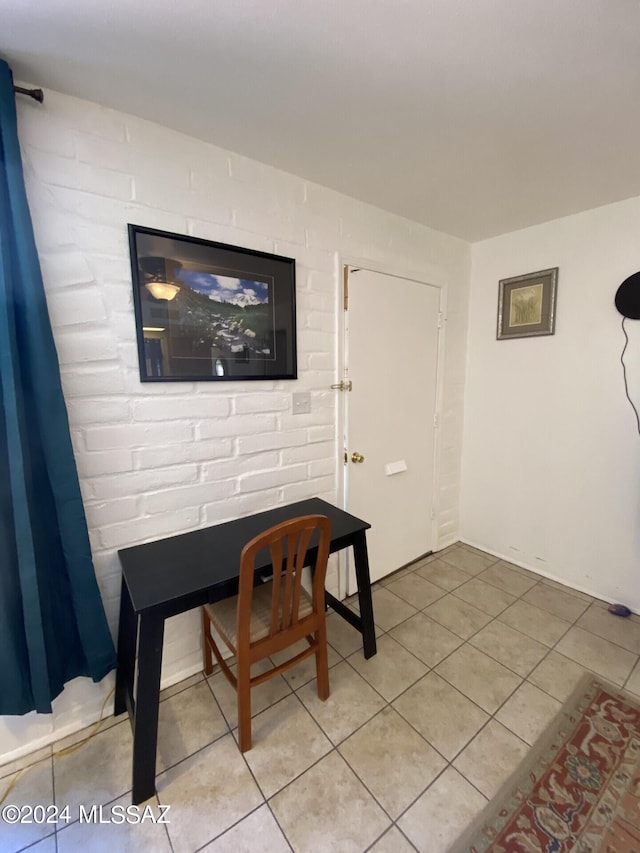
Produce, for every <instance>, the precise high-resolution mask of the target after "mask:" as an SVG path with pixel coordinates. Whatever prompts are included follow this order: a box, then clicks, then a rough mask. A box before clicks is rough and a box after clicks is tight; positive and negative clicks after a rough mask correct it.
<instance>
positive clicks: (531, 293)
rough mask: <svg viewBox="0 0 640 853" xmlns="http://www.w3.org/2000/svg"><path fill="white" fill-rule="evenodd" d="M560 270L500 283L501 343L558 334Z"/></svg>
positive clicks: (533, 274)
mask: <svg viewBox="0 0 640 853" xmlns="http://www.w3.org/2000/svg"><path fill="white" fill-rule="evenodd" d="M557 288H558V267H552V268H551V269H548V270H538V271H537V272H531V273H527V274H526V275H518V276H515V277H513V278H503V279H501V280H500V281H499V283H498V332H497V339H498V340H499V341H500V340H506V339H507V338H531V337H535V336H538V335H553V334H555V324H556V293H557Z"/></svg>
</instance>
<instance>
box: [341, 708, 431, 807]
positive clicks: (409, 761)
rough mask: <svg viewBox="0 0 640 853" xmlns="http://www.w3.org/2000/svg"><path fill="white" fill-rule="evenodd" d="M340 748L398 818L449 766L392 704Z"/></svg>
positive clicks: (376, 794)
mask: <svg viewBox="0 0 640 853" xmlns="http://www.w3.org/2000/svg"><path fill="white" fill-rule="evenodd" d="M339 751H340V753H341V754H342V756H343V758H345V759H346V761H347V763H348V764H349V765H350V766H351V768H352V769H353V770H354V772H355V773H356V775H357V776H358V778H359V779H361V780H362V781H363V782H364V784H365V785H366V786H367V788H368V789H369V791H371V793H372V794H373V796H374V797H375V798H376V800H377V801H378V802H379V803H380V805H381V806H382V807H383V808H384V809H385V811H386V812H387V813H388V814H389V815H391V817H392V818H394V819H395V818H397V817H398V815H400V814H401V813H402V812H403V811H404V810H405V809H406V808H407V806H409V805H410V804H411V803H412V802H413V801H414V800H415V799H416V797H417V796H418V795H419V794H421V793H422V792H423V791H424V790H425V788H427V787H428V786H429V785H430V784H431V782H432V781H433V780H434V779H435V777H436V776H437V775H438V773H440V772H441V771H442V770H444V768H445V766H446V762H445V760H444V759H443V758H442V756H441V755H439V754H438V753H437V752H436V751H435V749H433V747H431V746H429V744H428V743H427V742H426V741H425V740H424V738H422V737H421V736H420V735H419V734H418V733H417V732H416V730H415V729H414V728H412V727H411V726H410V725H409V724H408V723H407V721H406V720H405V719H404V718H403V717H401V716H400V714H398V713H397V711H395V710H394V709H393V708H389V707H387V708H384V709H383V710H382V711H381V712H380V713H379V714H376V716H375V717H374V718H373V719H372V720H370V721H369V722H368V723H367V724H366V725H364V726H363V727H362V728H361V729H359V730H358V731H357V732H355V734H353V735H351V737H349V738H347V740H345V741H344V742H343V743H342V744H341V745H340V747H339Z"/></svg>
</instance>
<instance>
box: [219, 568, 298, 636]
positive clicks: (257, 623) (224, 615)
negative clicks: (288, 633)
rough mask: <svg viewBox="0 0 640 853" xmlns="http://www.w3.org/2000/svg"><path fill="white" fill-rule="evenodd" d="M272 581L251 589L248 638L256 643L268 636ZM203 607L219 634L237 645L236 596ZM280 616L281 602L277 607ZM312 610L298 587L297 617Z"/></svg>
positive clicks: (269, 630)
mask: <svg viewBox="0 0 640 853" xmlns="http://www.w3.org/2000/svg"><path fill="white" fill-rule="evenodd" d="M272 587H273V582H272V581H269V582H268V583H264V584H260V586H257V587H255V588H254V590H253V602H252V607H251V633H250V640H251V642H252V643H256V642H257V641H258V640H262V639H264V638H265V637H268V636H269V634H270V632H271V595H272ZM205 609H206V611H207V613H208V614H209V617H210V619H211V621H212V622H213V624H214V625H215V627H216V630H217V631H218V633H219V634H222V635H223V636H224V637H226V639H227V641H228V642H229V643H231V645H232V646H234V648H235V647H237V641H238V596H237V595H234V596H233V598H224V599H223V600H222V601H216V602H215V603H214V604H206V605H205ZM278 612H279V615H280V617H281V616H282V604H281V605H280V608H279V611H278ZM312 612H313V608H312V603H311V597H310V596H309V594H308V593H307V592H306V590H305V589H304V588H303V587H302V588H301V589H300V607H299V611H298V614H299V617H300V618H303V617H305V616H309V615H310V614H311V613H312Z"/></svg>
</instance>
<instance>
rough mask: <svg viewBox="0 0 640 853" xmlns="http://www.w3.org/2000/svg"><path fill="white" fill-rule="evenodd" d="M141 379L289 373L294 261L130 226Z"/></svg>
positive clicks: (293, 369)
mask: <svg viewBox="0 0 640 853" xmlns="http://www.w3.org/2000/svg"><path fill="white" fill-rule="evenodd" d="M129 249H130V254H131V275H132V283H133V304H134V310H135V321H136V333H137V340H138V360H139V365H140V379H141V380H142V381H143V382H185V381H188V382H194V381H203V380H205V381H214V382H225V381H229V380H248V379H296V378H297V366H296V304H295V296H296V294H295V260H294V259H293V258H285V257H281V256H280V255H271V254H268V253H266V252H257V251H253V250H252V249H243V248H240V247H238V246H231V245H227V244H225V243H214V242H211V241H209V240H200V239H198V238H196V237H188V236H183V235H180V234H172V233H169V232H166V231H157V230H155V229H153V228H144V227H142V226H139V225H129Z"/></svg>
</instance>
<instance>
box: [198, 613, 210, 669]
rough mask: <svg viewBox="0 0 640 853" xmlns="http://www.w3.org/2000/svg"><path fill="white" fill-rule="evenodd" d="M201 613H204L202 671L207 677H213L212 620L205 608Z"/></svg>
mask: <svg viewBox="0 0 640 853" xmlns="http://www.w3.org/2000/svg"><path fill="white" fill-rule="evenodd" d="M200 612H201V613H202V669H203V670H204V674H205V675H211V673H212V672H213V657H212V656H211V646H210V645H209V637H210V636H211V619H209V614H208V613H207V611H206V610H205V609H204V607H201V608H200Z"/></svg>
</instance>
